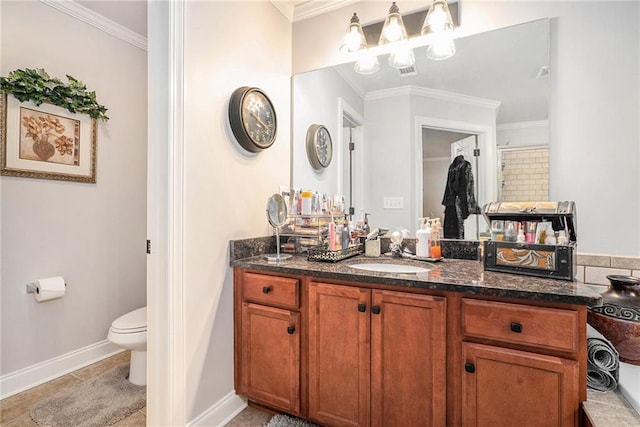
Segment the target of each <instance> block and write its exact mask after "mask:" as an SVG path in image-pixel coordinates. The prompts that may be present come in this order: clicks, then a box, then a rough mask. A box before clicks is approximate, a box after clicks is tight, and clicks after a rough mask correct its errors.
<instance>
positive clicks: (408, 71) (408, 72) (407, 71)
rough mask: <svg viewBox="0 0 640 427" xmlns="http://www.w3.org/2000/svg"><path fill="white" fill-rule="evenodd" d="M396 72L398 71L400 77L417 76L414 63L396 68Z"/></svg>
mask: <svg viewBox="0 0 640 427" xmlns="http://www.w3.org/2000/svg"><path fill="white" fill-rule="evenodd" d="M398 72H399V73H400V77H409V76H417V75H418V69H417V68H416V66H415V65H412V66H410V67H404V68H398Z"/></svg>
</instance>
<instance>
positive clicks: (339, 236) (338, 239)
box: [335, 223, 342, 251]
mask: <svg viewBox="0 0 640 427" xmlns="http://www.w3.org/2000/svg"><path fill="white" fill-rule="evenodd" d="M335 250H336V251H340V250H342V224H338V223H336V234H335Z"/></svg>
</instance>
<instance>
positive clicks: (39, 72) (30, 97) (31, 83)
mask: <svg viewBox="0 0 640 427" xmlns="http://www.w3.org/2000/svg"><path fill="white" fill-rule="evenodd" d="M67 79H68V80H69V84H65V83H63V82H62V81H61V80H59V79H56V78H51V77H50V76H49V75H48V74H47V73H46V71H44V69H42V68H37V69H29V68H26V69H24V70H14V71H11V72H10V73H9V76H7V77H0V89H1V90H3V91H4V92H6V93H10V94H11V95H13V96H14V97H15V98H16V99H17V100H18V101H20V102H25V101H32V102H33V103H34V104H36V105H40V104H42V103H43V102H46V103H48V104H53V105H57V106H58V107H62V108H66V109H67V110H69V111H70V112H72V113H81V114H88V115H89V117H91V118H93V119H101V120H103V121H105V122H106V121H107V120H109V117H107V114H106V112H107V108H106V107H105V106H104V105H100V104H98V102H97V101H96V93H95V92H92V91H88V90H87V87H86V86H85V84H84V83H82V82H81V81H80V80H77V79H75V78H73V77H71V76H70V75H68V74H67Z"/></svg>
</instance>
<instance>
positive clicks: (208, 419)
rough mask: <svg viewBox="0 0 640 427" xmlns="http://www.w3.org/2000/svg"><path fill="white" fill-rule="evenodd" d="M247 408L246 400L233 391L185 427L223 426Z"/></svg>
mask: <svg viewBox="0 0 640 427" xmlns="http://www.w3.org/2000/svg"><path fill="white" fill-rule="evenodd" d="M246 407H247V400H246V399H244V398H242V397H240V396H238V395H237V394H236V392H235V391H232V392H231V393H229V394H227V395H226V396H225V397H223V398H222V399H220V400H219V401H218V402H216V403H215V404H213V405H212V406H211V407H210V408H209V409H207V410H206V411H204V412H203V413H202V414H200V415H198V416H197V417H195V418H194V419H193V420H191V421H190V422H189V423H188V424H187V427H199V426H202V427H204V426H214V427H218V426H224V425H225V424H227V423H228V422H229V421H231V420H232V419H233V417H235V416H236V415H238V414H239V413H240V412H242V410H243V409H244V408H246Z"/></svg>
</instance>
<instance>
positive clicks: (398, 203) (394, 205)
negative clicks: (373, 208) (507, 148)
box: [382, 197, 404, 209]
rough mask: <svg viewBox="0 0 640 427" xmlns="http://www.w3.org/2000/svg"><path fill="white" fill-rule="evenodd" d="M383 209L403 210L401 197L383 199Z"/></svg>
mask: <svg viewBox="0 0 640 427" xmlns="http://www.w3.org/2000/svg"><path fill="white" fill-rule="evenodd" d="M382 207H383V209H404V198H403V197H385V198H384V199H383V204H382Z"/></svg>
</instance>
